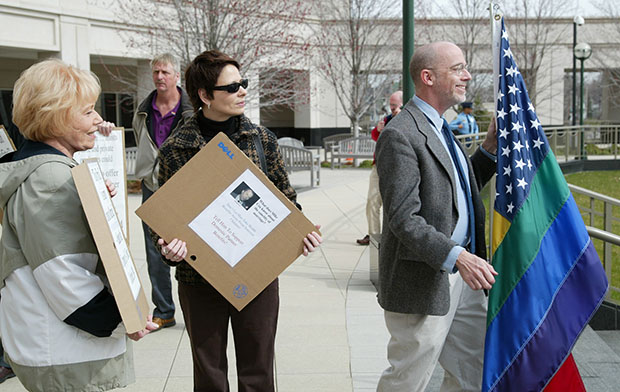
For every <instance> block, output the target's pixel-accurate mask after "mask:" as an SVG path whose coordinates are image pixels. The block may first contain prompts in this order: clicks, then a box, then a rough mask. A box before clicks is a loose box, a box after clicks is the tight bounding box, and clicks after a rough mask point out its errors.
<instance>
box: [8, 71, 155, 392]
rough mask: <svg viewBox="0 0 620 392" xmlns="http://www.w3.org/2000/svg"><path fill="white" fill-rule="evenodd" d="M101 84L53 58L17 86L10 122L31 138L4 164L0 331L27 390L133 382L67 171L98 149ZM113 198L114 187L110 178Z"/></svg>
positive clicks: (122, 333)
mask: <svg viewBox="0 0 620 392" xmlns="http://www.w3.org/2000/svg"><path fill="white" fill-rule="evenodd" d="M100 91H101V87H100V85H99V80H98V79H97V77H96V76H95V75H94V74H93V73H91V72H90V71H84V70H80V69H77V68H74V67H72V66H69V65H67V64H65V63H63V62H62V61H60V60H57V59H50V60H45V61H42V62H40V63H37V64H35V65H33V66H31V67H30V68H28V69H27V70H26V71H24V72H23V73H22V75H21V76H20V77H19V79H18V80H17V82H16V83H15V86H14V92H13V121H14V122H15V124H16V125H17V126H18V128H19V130H20V132H21V133H22V134H23V135H24V137H25V139H26V140H25V142H24V143H23V145H22V146H21V147H20V149H19V150H18V151H16V152H14V153H12V156H11V161H10V162H5V163H1V164H0V208H2V209H3V210H4V217H3V222H2V236H1V237H0V334H1V335H2V344H3V347H4V350H5V352H4V355H5V359H6V360H7V362H8V363H9V365H10V366H11V368H12V370H13V371H14V372H15V374H16V375H17V377H18V378H19V380H20V382H21V383H22V384H23V385H24V387H25V388H26V389H28V390H29V391H42V392H43V391H45V392H48V391H66V390H76V391H77V390H79V391H82V390H101V391H103V390H109V389H113V388H118V387H123V386H126V385H128V384H129V383H131V382H133V380H134V375H133V361H132V355H131V346H130V345H128V341H127V336H128V337H129V338H131V339H133V340H138V339H140V338H142V337H143V336H145V335H146V334H148V333H149V332H150V331H152V330H154V329H156V328H157V325H156V324H153V323H152V322H150V316H149V317H148V320H149V321H147V324H146V329H144V330H142V331H138V332H135V333H132V334H129V335H127V334H126V331H125V328H124V326H123V325H122V323H121V316H120V312H119V310H118V307H117V305H116V301H115V299H114V297H113V296H112V294H111V291H110V289H109V287H108V283H107V278H106V276H105V271H104V269H103V265H102V264H101V259H100V256H99V253H98V251H97V247H96V245H95V242H94V239H93V236H92V233H91V231H90V227H89V225H88V222H87V220H86V216H85V214H84V210H83V208H82V203H81V201H80V198H79V195H78V192H77V189H76V187H75V183H74V181H73V177H72V175H71V169H72V168H73V167H75V166H76V165H77V162H76V161H75V160H73V158H72V157H73V154H74V153H75V152H77V151H83V150H87V149H90V148H92V147H93V146H94V142H95V133H96V132H97V130H98V126H99V125H101V123H102V119H101V117H100V116H99V114H98V113H97V112H96V111H95V109H94V106H95V102H96V101H97V98H98V97H99V94H100ZM106 184H107V186H108V190H109V191H110V194H111V195H112V196H113V195H114V194H115V193H116V190H115V189H114V187H113V186H112V185H111V183H110V182H109V181H108V182H107V183H106Z"/></svg>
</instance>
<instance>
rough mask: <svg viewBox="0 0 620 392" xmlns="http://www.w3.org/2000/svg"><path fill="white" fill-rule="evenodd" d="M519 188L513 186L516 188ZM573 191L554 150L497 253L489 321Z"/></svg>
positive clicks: (532, 256)
mask: <svg viewBox="0 0 620 392" xmlns="http://www.w3.org/2000/svg"><path fill="white" fill-rule="evenodd" d="M515 191H517V190H513V192H515ZM569 195H570V191H569V189H568V185H567V184H566V180H565V179H564V176H563V174H562V171H561V170H560V166H559V165H558V163H557V161H556V159H555V155H553V153H552V152H551V151H549V153H548V154H547V156H546V158H545V160H544V161H543V163H542V164H541V165H540V166H539V167H538V171H537V173H536V175H535V177H534V181H533V182H532V184H531V185H530V194H529V195H528V197H527V200H526V201H525V202H524V203H523V205H522V206H521V209H520V210H519V212H518V213H517V215H515V217H514V219H513V221H512V224H511V225H510V228H509V229H508V232H507V233H506V236H505V237H504V240H503V241H502V242H501V243H500V244H499V246H498V247H497V250H496V251H495V254H493V267H494V268H495V270H497V272H498V274H499V275H498V277H497V280H496V281H495V284H494V285H493V289H492V290H491V292H490V293H489V310H488V312H487V325H488V324H490V323H491V321H492V320H493V319H494V318H495V316H496V315H497V313H498V312H499V310H500V309H501V307H502V306H503V305H504V302H506V299H508V296H509V295H510V293H511V292H512V290H513V289H514V288H515V286H516V285H517V283H519V280H520V279H521V277H522V276H523V274H524V273H525V271H527V269H528V268H529V266H530V264H531V263H532V262H533V261H534V258H535V257H536V255H537V254H538V251H539V249H540V244H541V241H542V238H543V237H544V235H545V233H546V232H547V230H548V229H549V227H550V226H551V224H552V223H553V221H554V220H555V218H556V216H557V215H558V213H559V212H560V210H561V209H562V206H564V203H566V200H567V199H568V196H569Z"/></svg>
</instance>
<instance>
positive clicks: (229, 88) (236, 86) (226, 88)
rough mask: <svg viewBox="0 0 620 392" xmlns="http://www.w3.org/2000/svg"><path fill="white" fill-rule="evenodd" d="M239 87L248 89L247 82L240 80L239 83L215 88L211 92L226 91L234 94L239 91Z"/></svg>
mask: <svg viewBox="0 0 620 392" xmlns="http://www.w3.org/2000/svg"><path fill="white" fill-rule="evenodd" d="M239 87H243V88H244V89H246V88H248V80H247V79H242V80H241V82H235V83H231V84H227V85H226V86H215V87H213V90H220V91H226V92H228V93H230V94H234V93H236V92H237V91H239Z"/></svg>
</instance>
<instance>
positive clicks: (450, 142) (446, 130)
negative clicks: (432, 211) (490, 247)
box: [441, 120, 476, 253]
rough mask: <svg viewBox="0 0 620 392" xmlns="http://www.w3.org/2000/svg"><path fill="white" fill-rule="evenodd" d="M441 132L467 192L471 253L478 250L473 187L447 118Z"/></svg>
mask: <svg viewBox="0 0 620 392" xmlns="http://www.w3.org/2000/svg"><path fill="white" fill-rule="evenodd" d="M441 133H442V134H443V137H444V139H445V140H446V144H447V146H448V151H450V157H451V158H452V163H453V164H454V166H455V167H456V171H457V173H458V175H459V183H460V184H461V189H463V192H465V199H467V211H468V214H467V215H468V218H469V219H468V220H469V251H470V252H471V253H475V252H476V227H475V222H474V203H473V199H472V198H471V189H470V187H469V184H467V183H466V182H465V178H466V177H465V171H464V170H463V166H461V160H460V159H459V156H458V154H457V153H456V146H455V145H454V136H453V135H452V132H450V129H449V128H448V123H447V122H446V120H443V127H442V128H441Z"/></svg>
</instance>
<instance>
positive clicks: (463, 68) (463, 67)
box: [426, 63, 469, 77]
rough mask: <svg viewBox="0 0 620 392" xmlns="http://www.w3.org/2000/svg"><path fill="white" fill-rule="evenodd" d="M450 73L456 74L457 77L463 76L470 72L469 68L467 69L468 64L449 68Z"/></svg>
mask: <svg viewBox="0 0 620 392" xmlns="http://www.w3.org/2000/svg"><path fill="white" fill-rule="evenodd" d="M426 69H435V68H426ZM448 69H449V70H450V72H454V73H455V74H456V76H459V77H460V76H463V74H464V73H465V71H467V72H469V68H467V64H463V63H461V64H457V65H454V66H452V67H449V68H448Z"/></svg>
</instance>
